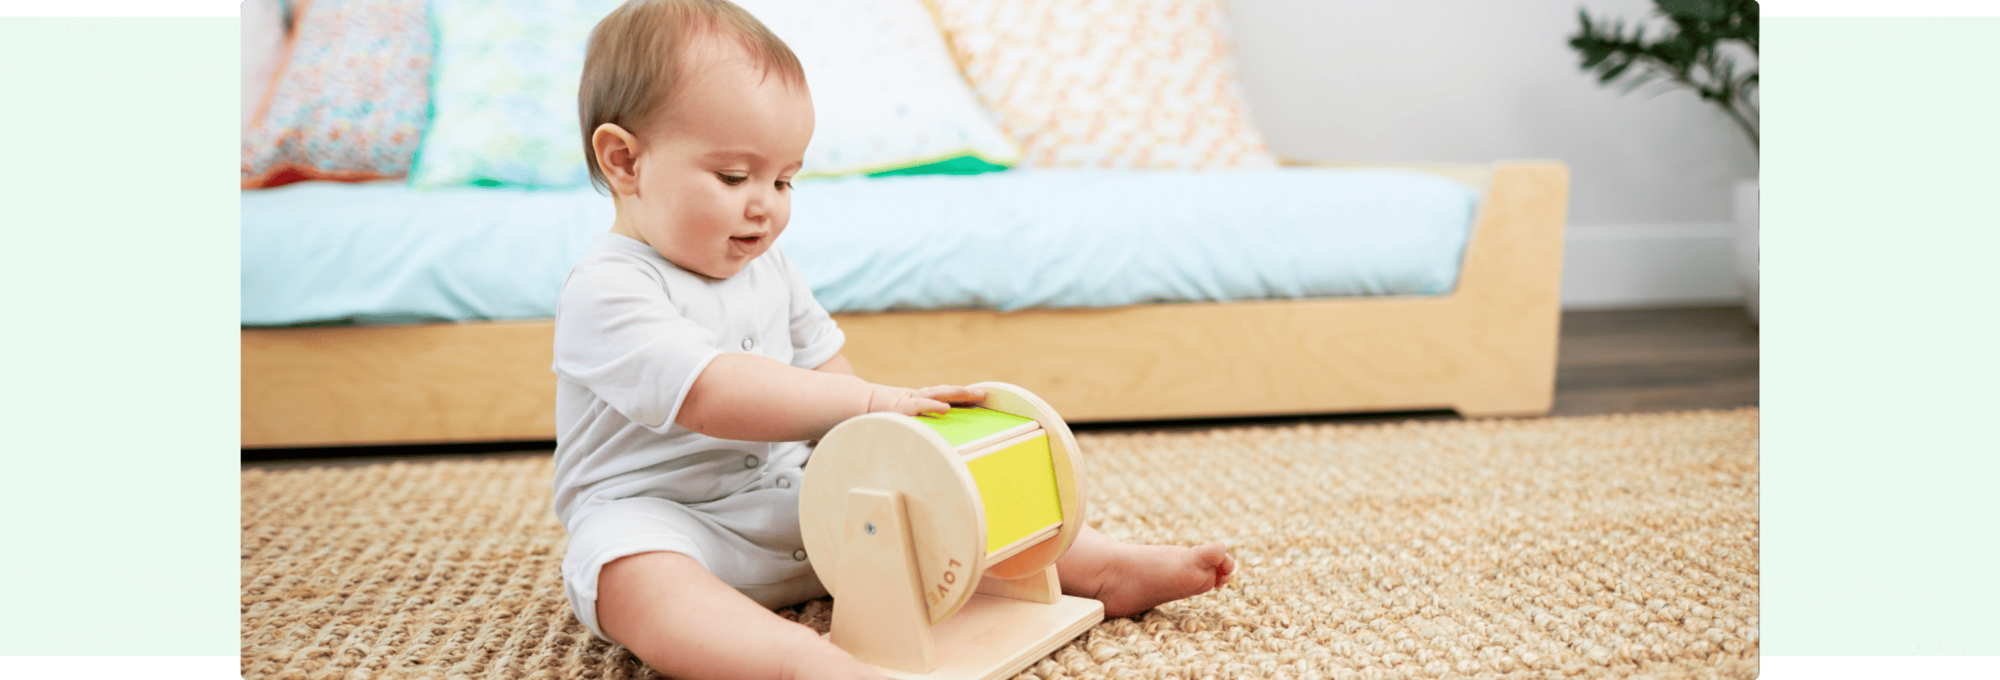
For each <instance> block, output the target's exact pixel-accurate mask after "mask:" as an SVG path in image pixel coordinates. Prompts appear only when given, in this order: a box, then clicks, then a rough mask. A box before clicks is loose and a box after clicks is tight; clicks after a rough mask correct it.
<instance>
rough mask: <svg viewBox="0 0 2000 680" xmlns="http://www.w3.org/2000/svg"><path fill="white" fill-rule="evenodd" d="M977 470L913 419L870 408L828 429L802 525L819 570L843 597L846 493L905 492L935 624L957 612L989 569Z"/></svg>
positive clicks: (809, 471)
mask: <svg viewBox="0 0 2000 680" xmlns="http://www.w3.org/2000/svg"><path fill="white" fill-rule="evenodd" d="M976 488H977V487H976V486H975V484H974V482H973V479H972V474H971V473H970V472H968V471H967V470H966V467H965V464H964V463H963V462H960V461H959V460H958V454H957V453H956V452H955V451H954V450H953V448H952V446H951V445H950V444H949V443H947V442H946V441H945V439H944V437H942V436H940V435H938V433H936V432H934V431H932V430H931V429H930V428H928V427H925V426H924V425H922V424H920V423H918V422H917V421H916V420H915V419H913V418H910V417H908V416H903V415H898V414H894V413H871V414H868V415H864V416H859V417H856V418H852V419H849V420H847V421H846V422H843V423H841V424H840V425H838V426H836V427H834V428H833V430H832V431H829V432H827V434H826V436H825V437H824V438H822V439H821V440H820V444H819V447H818V448H817V449H815V450H814V451H813V455H812V458H811V459H810V460H808V461H807V462H806V471H805V480H804V481H803V482H802V483H801V485H800V487H799V508H800V513H799V514H800V522H799V530H800V533H801V535H802V537H803V538H804V540H805V546H806V554H807V555H810V556H811V559H812V563H813V567H814V572H815V573H816V574H817V575H818V576H819V580H820V583H821V584H824V585H825V586H826V590H827V592H828V593H831V594H832V595H833V596H834V597H836V598H838V597H840V593H839V592H838V591H837V590H835V589H836V588H838V587H839V586H838V584H837V583H835V581H837V580H838V575H837V574H836V573H835V571H836V566H837V565H839V564H840V540H841V535H842V531H843V526H842V525H843V523H844V522H845V520H846V517H847V510H846V505H847V494H848V492H849V491H851V490H854V489H877V490H882V491H894V492H898V493H901V494H903V497H904V503H905V506H906V507H907V512H908V514H909V517H908V524H909V531H910V538H911V543H912V545H913V546H914V550H915V552H916V564H917V578H918V581H919V582H920V586H921V588H922V595H923V602H924V605H925V608H926V610H927V615H928V618H929V619H930V622H931V623H933V624H935V623H937V622H939V621H942V620H944V618H945V617H947V616H950V615H951V614H952V613H953V612H956V611H958V609H959V607H962V606H964V605H965V602H966V600H967V599H968V598H970V597H971V596H972V593H973V588H974V587H975V586H976V585H977V584H978V581H979V577H980V575H981V574H982V572H983V570H984V569H985V556H986V517H985V510H984V509H983V508H982V507H981V506H980V502H979V498H978V496H977V492H976V491H975V489H976Z"/></svg>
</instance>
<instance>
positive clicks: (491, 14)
mask: <svg viewBox="0 0 2000 680" xmlns="http://www.w3.org/2000/svg"><path fill="white" fill-rule="evenodd" d="M620 4H622V3H621V2H620V1H619V0H433V2H432V3H431V12H432V13H433V15H434V18H433V21H434V23H435V26H436V30H437V61H436V70H435V71H434V73H433V74H432V79H431V89H432V93H431V100H432V109H431V124H430V129H429V130H428V131H427V132H426V133H425V135H424V140H423V145H422V147H421V148H420V149H419V150H418V152H417V160H416V168H415V169H414V170H412V171H411V173H410V185H411V186H414V187H417V188H424V189H435V188H441V187H450V186H468V185H471V186H513V187H523V188H569V187H579V186H586V185H588V184H589V183H590V171H589V169H588V168H587V167H586V166H585V165H584V161H583V139H582V133H581V132H579V131H578V129H579V128H580V127H581V124H580V123H578V122H577V113H576V91H577V87H578V85H579V83H580V82H581V80H582V78H583V56H584V48H585V47H586V46H588V44H589V42H590V31H591V29H592V28H595V27H596V26H597V22H598V20H600V19H603V18H604V15H606V14H610V13H611V10H613V9H616V8H617V7H618V5H620Z"/></svg>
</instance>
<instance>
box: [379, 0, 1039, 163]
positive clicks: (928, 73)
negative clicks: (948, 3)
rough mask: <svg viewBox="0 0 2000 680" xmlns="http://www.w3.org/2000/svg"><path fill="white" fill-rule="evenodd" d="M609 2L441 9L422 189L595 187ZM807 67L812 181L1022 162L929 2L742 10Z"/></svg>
mask: <svg viewBox="0 0 2000 680" xmlns="http://www.w3.org/2000/svg"><path fill="white" fill-rule="evenodd" d="M618 4H619V3H618V2H615V1H610V0H559V1H552V2H535V1H529V0H436V2H435V4H434V5H433V11H434V12H435V13H436V15H437V24H438V55H437V75H436V78H435V80H434V81H433V83H434V85H435V93H434V95H433V96H434V98H435V101H436V104H435V108H434V115H433V118H432V121H431V129H430V132H429V134H428V135H427V136H426V137H425V139H424V141H423V149H422V151H421V152H420V153H419V154H418V155H417V167H416V170H415V172H414V173H413V174H412V175H411V178H410V183H411V185H412V186H416V187H419V188H435V187H443V186H454V185H466V184H472V185H488V186H493V185H502V186H523V187H545V188H555V187H578V186H584V185H587V184H588V183H589V181H590V180H589V175H588V170H587V169H586V166H585V165H584V158H583V153H584V152H583V145H582V144H581V143H580V142H579V141H578V136H577V129H578V127H579V122H578V121H577V111H576V109H577V106H576V91H577V84H578V81H579V79H580V78H581V73H582V70H583V56H584V49H585V47H586V44H587V43H588V41H589V39H590V31H591V29H592V28H593V27H595V26H596V24H597V21H598V20H599V19H602V18H603V16H604V15H605V14H608V13H610V11H611V10H612V9H613V8H615V7H616V6H617V5H618ZM739 4H740V5H742V6H743V8H744V9H746V10H749V11H750V13H751V14H752V15H754V16H756V17H757V18H758V20H759V21H763V22H765V25H766V26H768V27H770V29H771V31H772V32H774V33H777V34H778V36H779V37H780V38H782V39H784V40H785V42H786V45H787V46H789V47H791V48H792V51H793V52H794V53H795V54H797V55H798V56H799V59H800V61H801V62H802V63H803V64H804V65H805V68H806V78H807V80H808V82H809V83H810V85H811V87H812V91H813V106H814V111H815V113H816V116H815V124H814V131H813V141H812V143H811V145H810V146H809V147H808V148H807V150H806V168H805V170H804V172H802V173H801V174H800V177H815V176H840V175H850V174H908V173H951V174H968V173H975V172H983V171H989V170H1000V169H1005V168H1006V167H1007V166H1010V165H1012V164H1014V163H1015V162H1017V161H1018V160H1019V159H1020V150H1019V148H1018V147H1016V146H1014V143H1013V141H1012V140H1010V139H1009V138H1008V137H1007V135H1006V133H1005V132H1003V131H1001V129H1000V127H999V124H998V123H997V122H996V121H994V120H993V119H992V116H991V114H988V113H987V112H986V111H985V109H983V108H981V107H980V105H979V102H978V99H977V98H976V97H975V96H974V95H973V94H972V91H971V90H970V89H969V88H968V87H967V86H966V84H965V81H964V79H963V78H962V77H961V76H960V75H959V73H958V68H957V65H956V64H955V63H953V62H952V60H951V55H950V53H949V52H948V51H947V50H946V48H945V45H944V40H943V38H942V36H941V35H939V33H938V30H937V25H936V23H935V22H934V21H933V20H932V19H931V16H930V12H929V11H928V9H926V8H925V7H924V5H923V4H922V2H921V0H865V1H843V2H824V1H823V0H742V2H740V3H739Z"/></svg>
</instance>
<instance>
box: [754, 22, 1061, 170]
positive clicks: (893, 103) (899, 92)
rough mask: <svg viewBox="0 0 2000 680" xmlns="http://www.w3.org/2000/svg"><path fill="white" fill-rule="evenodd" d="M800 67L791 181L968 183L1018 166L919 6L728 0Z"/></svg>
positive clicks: (1016, 154) (1017, 155) (1016, 155)
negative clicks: (879, 178) (795, 166)
mask: <svg viewBox="0 0 2000 680" xmlns="http://www.w3.org/2000/svg"><path fill="white" fill-rule="evenodd" d="M737 4H739V5H742V6H743V8H744V9H746V10H749V11H750V13H751V14H752V15H755V16H756V17H757V19H758V20H759V21H762V22H764V25H765V26H768V27H770V29H771V32H773V33H776V34H778V37H779V38H782V39H784V41H785V44H786V45H787V46H789V47H791V48H792V52H793V53H794V54H797V55H798V56H799V62H800V63H801V64H803V65H804V66H805V69H806V81H807V83H808V84H809V85H810V87H811V88H812V94H813V112H814V123H813V139H812V143H811V145H809V146H808V147H807V148H806V158H805V168H804V169H803V170H802V171H801V172H800V173H799V176H800V177H835V176H842V175H854V174H875V175H882V174H972V173H978V172H985V171H992V170H1003V169H1006V168H1007V167H1008V166H1011V165H1014V164H1015V163H1018V162H1020V159H1021V150H1020V148H1019V147H1017V146H1015V145H1014V142H1013V140H1011V139H1009V138H1008V137H1007V133H1006V132H1004V131H1002V130H1001V129H1000V125H999V123H998V121H995V120H994V119H993V115H992V114H991V113H988V112H987V111H986V109H985V108H984V107H982V106H980V104H979V99H978V97H977V96H975V95H973V93H972V89H971V88H969V87H967V86H966V83H965V78H964V76H961V75H960V74H959V71H958V64H957V63H955V62H953V61H952V58H951V52H950V50H949V49H947V48H946V46H945V42H944V36H943V35H941V34H940V33H939V32H938V27H937V21H936V20H935V19H933V18H932V16H931V12H930V10H929V8H927V7H925V6H924V4H923V0H842V1H841V2H827V1H826V0H737Z"/></svg>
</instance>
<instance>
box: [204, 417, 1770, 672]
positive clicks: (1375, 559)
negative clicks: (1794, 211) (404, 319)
mask: <svg viewBox="0 0 2000 680" xmlns="http://www.w3.org/2000/svg"><path fill="white" fill-rule="evenodd" d="M1077 440H1078V442H1079V443H1080V444H1081V446H1082V449H1083V457H1082V467H1083V469H1084V471H1085V473H1086V474H1087V475H1088V478H1087V479H1088V483H1089V487H1088V493H1089V499H1088V502H1089V510H1088V513H1089V515H1088V516H1089V521H1090V522H1091V523H1092V524H1093V525H1095V526H1097V527H1098V528H1099V529H1101V530H1102V531H1104V532H1105V533H1106V534H1109V535H1111V536H1113V537H1116V538H1121V539H1124V540H1127V541H1137V542H1145V543H1167V544H1181V545H1194V544H1197V543H1202V542H1206V541H1210V540H1215V539H1222V540H1226V541H1228V542H1229V544H1230V546H1231V551H1232V552H1233V554H1235V556H1236V557H1237V559H1238V560H1239V562H1240V564H1241V571H1240V573H1239V575H1238V577H1237V580H1236V582H1235V583H1232V584H1230V585H1229V586H1227V587H1225V588H1222V589H1219V590H1217V591H1214V592H1211V593H1208V594H1205V595H1200V596H1197V597H1194V598H1190V599H1187V600H1183V601H1180V602H1175V603H1171V604H1168V605H1164V606H1161V607H1159V608H1157V609H1154V610H1152V611H1150V612H1147V613H1145V614H1143V615H1140V616H1137V617H1132V618H1123V619H1111V620H1107V621H1105V622H1104V623H1102V624H1099V625H1098V626H1097V627H1096V628H1094V629H1092V630H1090V631H1089V632H1087V633H1085V634H1084V635H1083V636H1082V637H1080V638H1078V639H1076V640H1075V641H1074V642H1072V643H1070V644H1069V645H1067V646H1065V647H1063V648H1061V649H1060V650H1058V651H1057V652H1056V653H1054V654H1053V655H1051V656H1050V657H1048V658H1046V659H1044V660H1042V661H1040V662H1038V663H1036V664H1034V665H1033V666H1031V667H1030V668H1029V669H1028V670H1027V671H1025V672H1024V673H1023V676H1022V677H1039V678H1069V677H1075V678H1097V677H1103V678H1128V677H1131V678H1172V677H1178V678H1203V677H1216V678H1237V677H1269V678H1279V677H1294V678H1316V677H1317V678H1366V679H1370V680H1373V679H1386V678H1447V677H1497V678H1556V677H1562V678H1571V677H1585V678H1600V677H1653V678H1684V677H1685V678H1709V677H1719V678H1752V677H1755V676H1756V674H1757V658H1758V634H1757V625H1758V618H1757V592H1758V588H1757V578H1758V577H1757V551H1758V524H1757V411H1756V409H1754V408H1746V409H1741V410H1735V411H1703V412H1685V413H1669V414H1644V415H1613V416H1592V417H1578V418H1548V419H1532V420H1484V421H1444V422H1408V423H1393V424H1347V425H1324V424H1308V425H1294V426H1239V427H1223V428H1215V429H1205V430H1152V431H1141V432H1117V433H1096V434H1083V435H1080V436H1078V437H1077ZM551 474H552V466H551V464H550V459H549V457H548V456H546V455H536V456H526V455H511V456H501V457H495V458H493V459H488V460H474V461H465V460H456V461H442V462H425V463H395V464H383V465H374V466H365V467H349V468H314V469H301V470H283V471H276V470H262V469H255V468H251V469H245V470H244V471H243V476H242V493H243V496H242V498H243V501H242V502H243V512H242V518H243V519H242V521H243V533H242V537H243V541H242V583H243V592H242V636H243V637H242V655H243V656H242V672H243V676H244V677H246V678H286V679H292V678H299V679H305V678H348V679H358V678H460V677H465V678H487V677H492V678H606V679H618V678H642V677H650V676H652V675H653V674H652V673H651V672H650V671H649V670H647V669H646V668H645V667H644V665H642V664H640V663H639V662H638V661H637V659H635V658H634V657H633V656H632V655H631V654H630V653H628V652H626V651H625V650H624V649H622V648H619V647H617V646H615V645H611V644H609V643H606V642H603V641H601V640H597V639H594V638H592V637H591V635H590V634H589V633H588V632H587V631H585V630H584V629H583V627H582V625H581V624H579V623H577V621H576V619H575V617H574V616H573V615H572V614H571V612H570V609H569V604H568V602H567V601H566V600H565V599H564V598H563V591H562V584H561V575H560V564H561V562H562V554H563V542H564V534H563V530H562V528H561V526H560V525H558V524H557V523H556V521H555V519H554V517H553V515H552V513H551V512H550V510H549V503H550V489H549V482H550V476H551ZM832 606H833V604H832V603H831V602H830V601H828V600H819V601H814V602H808V603H806V604H804V605H801V606H798V607H793V608H790V609H786V610H782V611H780V612H779V613H780V614H781V615H783V616H785V617H787V618H790V619H794V620H797V621H799V622H801V623H803V624H805V625H808V626H811V627H813V628H816V629H819V630H821V631H824V630H826V628H827V626H828V624H829V622H830V621H831V611H832V610H831V607H832Z"/></svg>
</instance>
